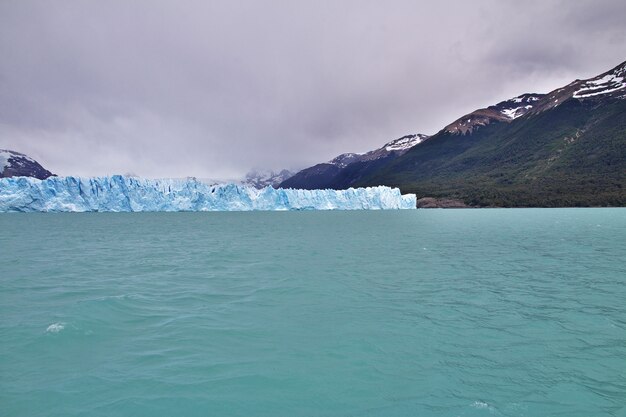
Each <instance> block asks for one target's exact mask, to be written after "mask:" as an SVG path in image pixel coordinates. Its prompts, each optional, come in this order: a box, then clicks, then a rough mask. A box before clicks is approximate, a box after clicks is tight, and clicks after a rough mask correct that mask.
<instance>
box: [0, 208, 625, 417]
mask: <svg viewBox="0 0 626 417" xmlns="http://www.w3.org/2000/svg"><path fill="white" fill-rule="evenodd" d="M0 250H1V253H2V256H1V258H0V415H2V416H151V417H152V416H272V417H274V416H567V417H572V416H585V417H589V416H624V415H626V209H562V210H561V209H526V210H524V209H520V210H516V209H508V210H506V209H504V210H495V209H494V210H418V211H410V212H407V211H402V212H396V211H393V212H282V213H276V212H272V213H268V212H266V213H263V212H253V213H145V214H139V213H137V214H132V213H128V214H5V215H0Z"/></svg>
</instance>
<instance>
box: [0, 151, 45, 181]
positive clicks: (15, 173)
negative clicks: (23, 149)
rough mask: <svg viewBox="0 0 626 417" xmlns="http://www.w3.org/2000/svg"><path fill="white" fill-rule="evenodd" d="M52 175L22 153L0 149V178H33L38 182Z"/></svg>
mask: <svg viewBox="0 0 626 417" xmlns="http://www.w3.org/2000/svg"><path fill="white" fill-rule="evenodd" d="M53 175H54V174H53V173H52V172H50V171H48V170H47V169H45V168H44V167H42V166H41V165H40V164H39V162H37V161H35V160H34V159H33V158H31V157H29V156H27V155H24V154H23V153H19V152H15V151H9V150H6V149H0V178H9V177H33V178H38V179H40V180H43V179H46V178H48V177H51V176H53Z"/></svg>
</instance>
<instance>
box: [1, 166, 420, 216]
mask: <svg viewBox="0 0 626 417" xmlns="http://www.w3.org/2000/svg"><path fill="white" fill-rule="evenodd" d="M415 208H416V196H415V194H406V195H402V194H401V193H400V190H399V189H398V188H390V187H386V186H378V187H368V188H349V189H347V190H332V189H327V190H298V189H280V188H279V189H274V188H272V187H271V186H268V187H265V188H262V189H255V188H253V187H250V186H243V185H238V184H219V185H210V184H207V183H204V182H201V181H198V180H196V179H195V178H188V179H143V178H134V177H126V176H121V175H113V176H107V177H91V178H82V177H72V176H68V177H49V178H47V179H44V180H39V179H36V178H28V177H12V178H1V179H0V212H142V211H251V210H389V209H415Z"/></svg>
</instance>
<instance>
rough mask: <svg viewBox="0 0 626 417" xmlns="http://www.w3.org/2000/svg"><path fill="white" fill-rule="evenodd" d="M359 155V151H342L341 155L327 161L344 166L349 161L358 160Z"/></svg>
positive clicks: (348, 163)
mask: <svg viewBox="0 0 626 417" xmlns="http://www.w3.org/2000/svg"><path fill="white" fill-rule="evenodd" d="M361 155H362V154H360V153H353V152H348V153H342V154H341V155H339V156H337V157H335V158H333V159H331V160H330V161H328V163H329V164H331V165H336V166H338V167H339V168H345V167H347V166H348V165H350V164H351V163H353V162H357V161H359V160H360V157H361Z"/></svg>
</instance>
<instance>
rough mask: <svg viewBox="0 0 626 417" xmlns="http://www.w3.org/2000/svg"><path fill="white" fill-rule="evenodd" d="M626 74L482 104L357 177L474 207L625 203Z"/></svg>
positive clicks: (625, 68)
mask: <svg viewBox="0 0 626 417" xmlns="http://www.w3.org/2000/svg"><path fill="white" fill-rule="evenodd" d="M625 80H626V62H624V63H622V64H620V65H618V66H617V67H615V68H613V69H611V70H610V71H607V72H605V73H603V74H600V75H598V76H596V77H594V78H590V79H587V80H575V81H573V82H572V83H570V84H568V85H566V86H564V87H562V88H559V89H556V90H554V91H551V92H549V93H548V94H523V95H521V96H518V97H515V98H513V99H510V100H506V101H503V102H501V103H498V104H496V105H494V106H490V107H487V108H484V109H479V110H476V111H474V112H472V113H469V114H467V115H465V116H463V117H461V118H459V119H457V120H456V121H454V122H453V123H451V124H449V125H448V126H446V127H444V128H443V129H442V130H441V131H440V132H439V133H437V134H435V135H433V136H432V137H430V138H428V139H427V140H425V141H423V142H422V143H420V144H419V145H418V146H414V147H412V148H411V149H410V150H409V151H407V152H406V153H404V154H403V155H401V156H400V157H398V158H395V159H393V160H390V161H388V162H387V163H385V164H384V165H381V166H379V167H377V168H376V169H375V170H372V171H370V172H369V173H368V174H367V176H364V177H362V178H360V179H359V180H357V181H356V182H355V183H354V185H356V186H371V185H377V184H384V185H388V186H393V187H399V188H400V189H401V190H402V192H405V193H406V192H411V193H415V194H417V197H418V198H422V197H434V198H452V199H458V200H461V201H463V202H464V203H466V204H469V205H473V206H548V207H552V206H607V205H610V206H625V205H626V82H625ZM328 186H329V187H332V188H335V187H338V188H342V187H344V184H343V183H342V182H341V181H338V182H335V183H331V184H329V185H328Z"/></svg>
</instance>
